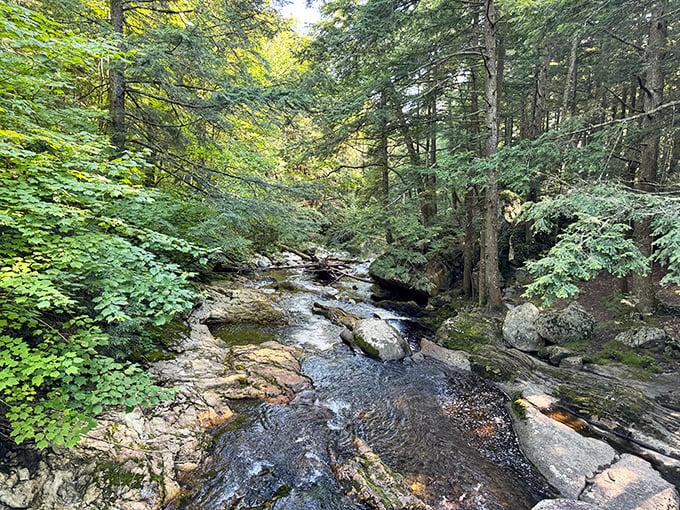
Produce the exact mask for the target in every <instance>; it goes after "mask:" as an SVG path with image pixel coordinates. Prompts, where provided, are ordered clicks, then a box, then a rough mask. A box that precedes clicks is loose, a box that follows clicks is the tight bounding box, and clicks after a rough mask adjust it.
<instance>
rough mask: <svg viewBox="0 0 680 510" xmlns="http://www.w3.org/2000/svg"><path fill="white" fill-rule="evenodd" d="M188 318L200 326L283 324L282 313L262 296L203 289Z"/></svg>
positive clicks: (253, 292) (253, 291) (250, 291)
mask: <svg viewBox="0 0 680 510" xmlns="http://www.w3.org/2000/svg"><path fill="white" fill-rule="evenodd" d="M192 317H193V318H194V320H196V321H197V322H199V323H201V324H218V323H224V324H228V323H239V322H247V323H253V324H263V325H267V326H271V325H277V324H284V323H285V322H286V315H285V314H284V312H283V311H282V310H281V309H279V308H277V307H276V306H275V305H274V304H273V303H272V302H271V300H270V299H269V298H268V297H267V295H266V294H264V293H263V292H260V291H258V290H256V289H227V288H222V287H215V286H213V287H207V288H206V289H205V298H204V299H203V301H202V302H201V304H200V306H199V308H198V309H197V310H195V311H194V312H193V313H192Z"/></svg>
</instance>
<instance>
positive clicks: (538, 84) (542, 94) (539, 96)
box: [531, 36, 550, 140]
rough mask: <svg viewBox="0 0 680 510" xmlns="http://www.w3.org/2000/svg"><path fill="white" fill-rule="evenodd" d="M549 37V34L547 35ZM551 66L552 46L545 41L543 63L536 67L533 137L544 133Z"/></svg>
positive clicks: (532, 119) (532, 114)
mask: <svg viewBox="0 0 680 510" xmlns="http://www.w3.org/2000/svg"><path fill="white" fill-rule="evenodd" d="M545 37H547V36H545ZM549 67H550V48H549V47H548V42H547V41H544V43H543V56H542V58H541V63H540V65H538V66H537V67H536V81H535V85H534V99H533V102H532V111H531V138H532V140H533V139H536V138H538V137H539V136H541V135H542V134H543V133H544V131H545V130H544V126H545V116H546V111H545V102H546V96H547V94H548V68H549Z"/></svg>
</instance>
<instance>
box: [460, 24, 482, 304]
mask: <svg viewBox="0 0 680 510" xmlns="http://www.w3.org/2000/svg"><path fill="white" fill-rule="evenodd" d="M470 43H471V46H472V47H473V48H477V47H478V46H479V16H475V17H474V18H473V22H472V38H471V41H470ZM480 131H481V130H480V125H479V84H478V80H477V69H476V67H475V66H474V65H473V66H471V67H470V120H469V138H470V139H469V142H468V150H469V151H470V152H472V153H473V154H479V152H480V148H479V133H480ZM476 202H477V201H476V197H475V189H474V187H473V186H470V188H469V189H468V190H467V191H466V192H465V198H464V201H463V207H464V209H465V241H464V244H463V292H464V293H465V296H466V297H467V298H472V297H473V296H474V294H475V290H474V288H473V287H474V282H473V281H472V269H473V266H474V258H475V209H476ZM482 244H483V243H480V246H481V245H482ZM480 259H481V258H480ZM480 282H481V279H480V280H479V281H478V282H477V285H478V287H477V289H479V287H480V286H481V285H480ZM477 294H478V295H479V292H478V293H477Z"/></svg>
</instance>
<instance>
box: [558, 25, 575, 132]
mask: <svg viewBox="0 0 680 510" xmlns="http://www.w3.org/2000/svg"><path fill="white" fill-rule="evenodd" d="M578 43H579V35H578V34H576V35H574V38H573V39H572V40H571V52H570V53H569V68H568V69H567V79H566V81H565V84H564V96H563V97H562V113H561V114H560V118H561V119H562V120H564V119H566V118H568V117H570V116H574V115H575V114H576V57H577V50H578Z"/></svg>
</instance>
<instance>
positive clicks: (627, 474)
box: [581, 454, 680, 510]
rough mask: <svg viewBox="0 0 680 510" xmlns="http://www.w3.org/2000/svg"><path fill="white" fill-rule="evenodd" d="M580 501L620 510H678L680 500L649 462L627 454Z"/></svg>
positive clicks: (603, 474)
mask: <svg viewBox="0 0 680 510" xmlns="http://www.w3.org/2000/svg"><path fill="white" fill-rule="evenodd" d="M581 499H582V500H583V501H588V502H591V503H594V504H596V505H599V506H601V507H603V508H616V509H617V510H657V509H659V510H660V509H663V510H677V509H678V508H680V498H679V497H678V492H677V490H676V489H675V487H674V486H673V485H671V484H670V483H668V482H667V481H666V480H664V479H663V478H661V475H659V473H658V472H656V471H655V470H654V469H653V468H652V466H651V465H650V464H649V462H647V461H644V460H642V459H640V458H639V457H635V456H633V455H628V454H625V455H623V456H622V457H621V458H620V459H619V460H618V461H617V462H615V463H614V464H613V465H612V466H611V467H609V468H607V469H605V470H604V471H602V472H600V473H599V474H598V475H597V476H595V478H594V479H593V480H592V481H591V482H590V483H589V484H588V487H587V488H586V490H585V491H584V492H583V494H582V496H581Z"/></svg>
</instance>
